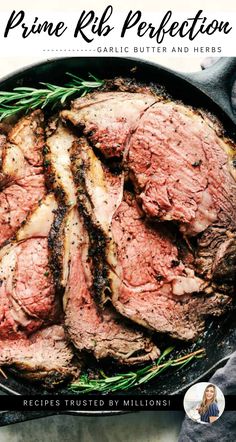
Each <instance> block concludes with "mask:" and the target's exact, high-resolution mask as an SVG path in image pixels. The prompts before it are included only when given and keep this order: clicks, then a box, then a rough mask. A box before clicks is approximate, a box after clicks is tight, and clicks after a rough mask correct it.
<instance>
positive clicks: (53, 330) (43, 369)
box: [0, 325, 79, 388]
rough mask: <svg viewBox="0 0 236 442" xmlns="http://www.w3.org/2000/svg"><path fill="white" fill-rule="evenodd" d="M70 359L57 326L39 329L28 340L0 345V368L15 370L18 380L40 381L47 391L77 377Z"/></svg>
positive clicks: (63, 336)
mask: <svg viewBox="0 0 236 442" xmlns="http://www.w3.org/2000/svg"><path fill="white" fill-rule="evenodd" d="M73 357H74V355H73V351H72V349H71V347H70V346H69V344H68V342H67V340H66V337H65V334H64V329H63V327H62V326H60V325H52V326H50V327H47V328H44V329H41V330H39V331H37V332H36V333H33V334H32V335H31V336H30V337H25V336H24V337H20V338H19V337H18V338H17V339H15V340H10V339H6V340H1V341H0V366H10V367H11V368H16V369H17V374H18V376H23V377H24V378H27V379H30V380H34V381H37V380H40V381H41V382H42V383H43V384H44V385H46V386H47V387H48V388H49V387H53V386H56V385H58V384H59V383H61V382H62V381H64V380H65V379H72V378H74V377H77V376H78V375H79V368H78V365H77V364H76V365H75V364H74V363H73V361H72V359H73Z"/></svg>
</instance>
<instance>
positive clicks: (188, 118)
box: [127, 103, 236, 291]
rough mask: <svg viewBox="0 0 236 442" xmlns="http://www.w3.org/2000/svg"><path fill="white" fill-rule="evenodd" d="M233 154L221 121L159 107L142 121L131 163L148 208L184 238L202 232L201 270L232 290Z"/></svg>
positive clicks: (235, 263)
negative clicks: (177, 225)
mask: <svg viewBox="0 0 236 442" xmlns="http://www.w3.org/2000/svg"><path fill="white" fill-rule="evenodd" d="M234 155H236V150H235V145H234V144H233V143H232V142H231V141H229V140H227V139H225V138H224V137H223V134H222V133H221V132H220V127H219V125H218V123H217V122H216V121H215V122H213V121H211V120H210V119H209V118H208V117H207V116H206V115H205V114H203V113H202V114H199V113H197V112H195V111H193V110H192V109H190V108H187V107H185V106H183V105H179V104H175V103H168V104H167V103H166V104H163V103H156V104H155V105H154V106H152V107H151V108H150V109H148V110H147V112H146V113H145V115H143V116H142V118H141V119H140V122H139V126H138V128H137V130H136V132H135V134H133V136H132V137H131V140H130V144H129V154H128V160H127V162H128V167H129V170H130V172H131V175H132V178H133V180H134V182H135V185H136V190H137V193H138V195H139V201H140V202H141V205H142V208H143V210H144V211H145V212H146V213H147V214H148V216H149V217H156V218H158V219H159V220H168V221H174V222H177V223H178V224H179V225H180V230H181V231H182V232H183V233H184V234H185V235H188V236H195V235H197V234H198V247H197V250H196V255H197V261H196V264H197V266H198V272H200V273H201V274H203V275H204V278H207V279H208V280H212V279H213V280H214V281H218V284H220V285H221V286H222V284H223V285H226V286H227V288H226V290H228V291H232V290H233V286H234V284H235V277H233V276H232V275H233V274H234V275H235V273H236V257H235V256H236V254H235V249H236V182H235V177H236V176H235V171H234V170H233V167H232V164H233V161H232V158H233V157H234ZM199 234H201V235H199ZM229 241H230V244H231V246H230V248H229V246H228V245H229ZM219 255H220V256H221V258H220V260H219Z"/></svg>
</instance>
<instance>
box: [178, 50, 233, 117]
mask: <svg viewBox="0 0 236 442" xmlns="http://www.w3.org/2000/svg"><path fill="white" fill-rule="evenodd" d="M183 76H184V78H185V79H186V80H187V81H188V82H189V83H191V84H194V85H195V86H197V87H198V88H199V89H200V90H201V91H203V92H204V93H205V94H206V95H208V96H209V97H210V98H211V99H212V100H213V101H214V102H215V103H216V104H218V105H219V106H220V107H221V108H222V109H223V110H224V112H225V113H226V114H227V115H228V116H229V117H230V118H231V120H233V122H234V123H236V114H235V112H234V111H233V108H232V101H231V94H232V86H233V83H234V80H235V79H236V57H222V58H220V59H219V60H218V61H217V62H216V63H214V64H213V65H212V66H210V67H208V68H207V69H204V70H203V71H199V72H194V73H191V74H189V73H186V74H184V75H183Z"/></svg>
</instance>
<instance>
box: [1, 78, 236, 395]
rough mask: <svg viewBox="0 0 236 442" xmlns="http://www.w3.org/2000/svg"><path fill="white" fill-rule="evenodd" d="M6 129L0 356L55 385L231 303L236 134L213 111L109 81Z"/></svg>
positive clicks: (135, 354) (140, 350)
mask: <svg viewBox="0 0 236 442" xmlns="http://www.w3.org/2000/svg"><path fill="white" fill-rule="evenodd" d="M4 128H5V129H4V130H3V126H0V245H1V249H0V365H2V366H9V367H10V368H11V369H12V370H16V371H17V372H18V373H19V374H20V376H23V377H26V378H27V379H31V380H37V381H41V382H43V383H44V385H47V387H49V386H55V385H57V384H60V383H61V382H62V381H65V380H68V379H75V378H76V377H78V376H79V373H80V370H81V361H82V360H83V356H86V354H90V355H92V357H93V358H94V359H96V360H98V361H100V360H103V359H104V358H111V359H113V360H115V361H116V362H117V363H118V364H129V365H133V364H140V363H144V362H145V361H150V360H154V359H156V358H157V357H158V356H159V355H160V350H159V348H158V345H159V344H158V338H159V335H158V334H161V340H160V341H161V342H162V341H163V339H164V338H163V337H164V336H165V335H169V336H170V337H171V338H174V339H179V340H185V341H193V340H196V339H197V338H198V337H199V336H200V335H201V334H202V333H203V331H204V326H205V318H206V317H208V316H209V315H212V316H219V315H221V314H223V313H224V312H226V311H227V310H228V309H230V308H231V307H232V304H233V294H234V289H235V270H236V238H235V236H236V216H235V215H236V184H235V178H236V173H235V167H234V165H235V159H234V158H235V144H234V142H233V141H232V140H230V139H229V138H227V137H226V135H225V132H224V130H223V128H222V126H221V125H220V123H219V122H218V120H217V119H216V118H215V117H212V116H211V115H210V114H208V113H206V112H205V111H202V110H197V109H194V108H192V107H190V106H187V105H184V104H183V103H180V102H175V101H173V99H171V98H170V97H168V96H167V95H165V94H162V93H160V91H157V90H155V89H154V88H151V87H146V86H140V85H138V84H136V83H134V82H133V83H132V82H126V81H123V80H122V79H118V80H117V79H116V80H114V81H113V82H112V81H108V82H107V84H106V87H105V88H104V90H102V91H97V92H94V93H92V94H88V95H86V96H85V97H83V98H79V99H76V100H75V101H73V102H72V103H71V109H65V110H63V111H62V112H60V113H59V114H57V115H53V116H52V117H50V118H49V119H48V118H46V117H45V116H44V115H43V112H42V111H40V110H36V111H33V112H31V113H30V114H29V115H27V116H26V117H22V118H20V120H19V121H18V122H17V123H16V124H14V125H11V126H9V128H8V125H6V126H4ZM168 339H169V338H168ZM85 360H86V358H85Z"/></svg>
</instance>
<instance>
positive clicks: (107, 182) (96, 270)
mask: <svg viewBox="0 0 236 442" xmlns="http://www.w3.org/2000/svg"><path fill="white" fill-rule="evenodd" d="M73 152H74V155H73V153H72V162H73V165H74V176H75V179H76V183H77V186H78V192H77V198H78V202H79V206H80V208H81V211H82V214H83V217H84V219H85V221H86V225H87V230H88V233H89V240H90V246H89V255H90V257H91V258H92V260H91V265H92V273H93V293H94V296H96V301H97V302H98V303H99V304H104V303H105V302H106V300H107V299H109V294H110V292H109V266H112V267H115V266H116V254H115V249H114V242H113V241H112V238H111V222H112V217H113V215H114V213H115V211H116V209H117V207H118V206H119V204H120V203H121V201H122V197H123V188H124V174H123V172H122V173H120V174H113V173H112V172H111V171H110V170H109V168H108V167H106V166H105V165H104V164H102V163H101V162H100V161H98V159H97V157H96V155H95V154H94V152H93V149H92V148H91V146H89V144H88V142H87V140H86V138H84V137H81V138H80V140H79V142H78V143H77V145H74V149H73ZM108 262H109V265H108V264H107V263H108Z"/></svg>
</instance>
